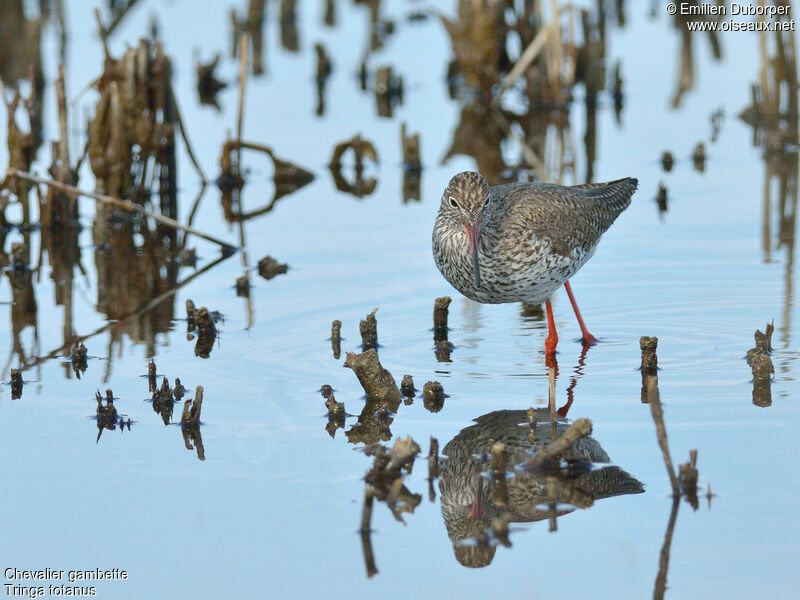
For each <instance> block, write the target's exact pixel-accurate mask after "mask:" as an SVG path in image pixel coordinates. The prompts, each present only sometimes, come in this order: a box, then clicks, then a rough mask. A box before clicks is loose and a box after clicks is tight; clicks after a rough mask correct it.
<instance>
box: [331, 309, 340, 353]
mask: <svg viewBox="0 0 800 600" xmlns="http://www.w3.org/2000/svg"><path fill="white" fill-rule="evenodd" d="M331 349H332V350H333V358H335V359H336V360H339V357H340V356H341V355H342V322H341V321H340V320H339V319H336V320H334V321H333V323H332V324H331Z"/></svg>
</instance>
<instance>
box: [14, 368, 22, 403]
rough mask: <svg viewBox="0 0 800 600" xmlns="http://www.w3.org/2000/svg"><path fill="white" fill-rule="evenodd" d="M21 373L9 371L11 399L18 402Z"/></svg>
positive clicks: (20, 389) (20, 392)
mask: <svg viewBox="0 0 800 600" xmlns="http://www.w3.org/2000/svg"><path fill="white" fill-rule="evenodd" d="M22 384H23V381H22V371H21V370H20V369H11V399H12V400H19V399H20V398H22Z"/></svg>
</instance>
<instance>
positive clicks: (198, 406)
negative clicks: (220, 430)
mask: <svg viewBox="0 0 800 600" xmlns="http://www.w3.org/2000/svg"><path fill="white" fill-rule="evenodd" d="M202 410H203V386H202V385H198V386H197V387H196V388H195V392H194V402H192V400H191V399H189V400H187V401H186V402H185V403H184V404H183V414H182V415H181V427H191V428H196V427H198V426H199V425H200V412H201V411H202Z"/></svg>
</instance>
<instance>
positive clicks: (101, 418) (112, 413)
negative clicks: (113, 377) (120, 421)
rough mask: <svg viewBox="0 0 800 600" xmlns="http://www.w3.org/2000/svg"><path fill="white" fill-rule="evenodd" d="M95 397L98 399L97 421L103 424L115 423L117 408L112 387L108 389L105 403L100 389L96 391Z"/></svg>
mask: <svg viewBox="0 0 800 600" xmlns="http://www.w3.org/2000/svg"><path fill="white" fill-rule="evenodd" d="M95 399H96V400H97V421H98V423H101V422H102V424H103V426H106V425H109V424H115V423H116V422H117V409H116V408H115V407H114V392H112V391H111V390H110V389H109V390H106V397H105V404H103V397H102V396H101V395H100V390H97V391H96V392H95Z"/></svg>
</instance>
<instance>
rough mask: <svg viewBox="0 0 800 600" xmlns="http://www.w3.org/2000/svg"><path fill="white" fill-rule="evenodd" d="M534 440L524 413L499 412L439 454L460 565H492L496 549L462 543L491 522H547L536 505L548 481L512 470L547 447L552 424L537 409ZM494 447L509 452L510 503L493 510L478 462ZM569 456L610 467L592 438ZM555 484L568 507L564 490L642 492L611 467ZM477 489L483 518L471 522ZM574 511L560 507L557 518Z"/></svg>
mask: <svg viewBox="0 0 800 600" xmlns="http://www.w3.org/2000/svg"><path fill="white" fill-rule="evenodd" d="M535 412H536V420H537V423H538V426H537V428H536V436H535V440H534V441H533V442H531V440H530V438H529V436H528V434H529V431H530V427H529V425H528V415H527V411H523V410H498V411H493V412H490V413H488V414H485V415H482V416H480V417H478V418H477V419H475V424H473V425H470V426H469V427H465V428H464V429H462V430H461V432H460V433H458V435H456V436H455V438H453V439H452V440H451V441H450V442H448V443H447V445H446V446H445V447H444V449H443V450H442V452H443V454H444V455H445V457H444V458H443V459H442V461H441V462H440V465H439V472H440V479H439V490H440V492H441V494H442V496H441V498H442V516H443V518H444V522H445V525H446V527H447V533H448V535H449V537H450V539H451V540H452V541H453V544H454V547H453V549H454V552H455V555H456V558H457V559H458V561H459V562H461V563H462V564H464V565H465V566H469V567H482V566H486V565H487V564H489V562H491V560H492V557H493V556H494V553H495V547H494V546H493V545H491V544H489V545H474V544H464V543H463V542H464V541H465V540H466V539H467V538H469V537H470V536H473V535H475V530H476V528H480V527H483V528H485V527H487V526H488V523H489V521H490V520H491V518H492V517H496V516H498V515H500V514H503V513H505V514H507V515H508V517H509V519H510V521H511V522H517V523H520V522H532V521H539V520H542V519H546V518H547V517H548V512H547V510H542V508H541V507H540V505H541V504H542V503H543V502H547V501H548V496H547V483H548V478H547V477H546V476H544V475H542V474H538V473H535V472H531V471H520V470H515V469H514V467H515V466H516V465H520V464H522V463H524V462H526V461H528V460H529V459H530V458H531V456H532V453H533V452H535V451H538V450H541V449H542V448H543V447H545V446H548V445H550V443H551V441H552V438H551V436H552V425H551V423H550V412H549V410H547V409H536V411H535ZM567 426H568V422H567V421H566V419H560V418H559V420H558V422H557V424H556V428H557V436H559V437H560V436H562V435H563V434H564V432H565V431H566V429H567ZM494 442H502V443H503V444H505V446H506V449H507V451H508V467H507V468H508V469H509V470H511V471H514V476H513V477H511V478H509V479H508V480H507V486H508V504H507V505H506V506H503V507H498V506H495V505H494V503H493V502H492V499H491V498H492V495H491V492H490V486H491V481H490V480H489V479H487V478H486V477H485V476H484V473H485V472H486V471H487V469H489V464H488V463H487V462H486V461H484V460H480V458H479V457H480V456H481V455H486V454H488V453H489V452H490V450H491V447H492V444H493V443H494ZM568 456H569V457H570V458H573V459H577V460H584V461H590V462H592V463H607V462H609V458H608V455H607V454H606V452H605V451H604V450H603V448H602V447H601V446H600V444H599V443H598V442H597V441H596V440H595V439H594V438H592V437H585V438H582V439H580V440H578V441H577V442H576V443H575V444H574V445H573V446H572V448H571V449H570V451H569V453H568ZM550 481H551V482H552V483H554V484H555V490H556V492H555V493H556V497H557V500H558V501H559V502H566V501H567V500H566V498H565V497H564V493H565V491H566V490H567V489H570V490H573V491H574V490H578V491H579V492H580V493H581V494H583V495H585V497H586V498H588V499H590V501H591V500H598V499H601V498H608V497H610V496H618V495H622V494H637V493H641V492H642V491H644V488H643V487H642V484H641V482H639V481H638V480H637V479H636V478H634V477H632V476H631V475H629V474H628V473H626V472H625V471H623V470H622V469H620V468H619V467H617V466H613V465H606V466H603V467H602V468H594V469H591V470H587V471H585V472H582V473H580V474H578V475H577V476H575V477H573V478H567V477H561V476H557V477H555V478H553V477H551V478H550ZM478 486H482V488H483V493H482V496H483V498H484V500H483V509H484V513H485V514H484V515H483V516H482V518H480V519H475V518H473V517H472V516H471V514H470V512H471V509H472V506H473V502H475V499H476V491H477V489H478ZM572 510H574V509H573V508H563V507H562V508H560V509H559V510H558V511H557V514H558V515H563V514H566V513H569V512H571V511H572Z"/></svg>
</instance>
